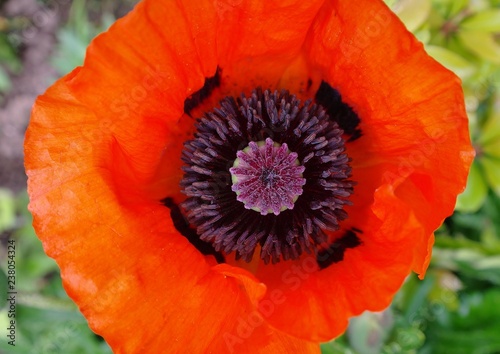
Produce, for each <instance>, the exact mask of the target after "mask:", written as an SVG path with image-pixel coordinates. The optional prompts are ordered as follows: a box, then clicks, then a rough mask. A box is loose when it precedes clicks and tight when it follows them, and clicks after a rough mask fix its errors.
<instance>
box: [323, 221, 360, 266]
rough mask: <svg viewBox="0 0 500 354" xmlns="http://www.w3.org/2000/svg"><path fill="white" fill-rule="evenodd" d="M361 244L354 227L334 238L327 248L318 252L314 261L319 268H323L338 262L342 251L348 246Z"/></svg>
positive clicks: (352, 246) (342, 255)
mask: <svg viewBox="0 0 500 354" xmlns="http://www.w3.org/2000/svg"><path fill="white" fill-rule="evenodd" d="M359 245H361V240H360V239H359V238H358V236H357V235H356V233H355V231H354V229H353V230H348V231H346V233H345V234H344V235H343V236H342V237H340V238H339V239H337V240H335V242H333V243H332V244H331V245H330V246H328V248H326V249H323V250H321V251H319V252H318V254H317V256H316V261H317V262H318V265H319V267H320V268H321V269H325V268H327V267H328V266H330V265H332V264H333V263H338V262H340V261H342V260H343V259H344V252H345V250H346V249H348V248H354V247H357V246H359Z"/></svg>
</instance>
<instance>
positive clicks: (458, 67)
mask: <svg viewBox="0 0 500 354" xmlns="http://www.w3.org/2000/svg"><path fill="white" fill-rule="evenodd" d="M425 50H426V51H427V53H428V54H429V55H430V56H431V57H433V58H434V59H436V60H437V61H438V62H439V63H441V64H442V65H443V66H445V67H446V68H447V69H449V70H451V71H453V72H454V73H455V74H457V75H458V76H460V77H461V78H467V77H469V76H470V75H472V74H473V73H474V70H475V69H474V65H473V64H472V63H470V62H468V61H467V60H466V59H464V58H463V57H461V56H460V55H458V54H456V53H454V52H452V51H451V50H448V49H446V48H443V47H438V46H434V45H427V46H425Z"/></svg>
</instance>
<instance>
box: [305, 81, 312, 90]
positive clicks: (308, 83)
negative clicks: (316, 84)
mask: <svg viewBox="0 0 500 354" xmlns="http://www.w3.org/2000/svg"><path fill="white" fill-rule="evenodd" d="M312 84H313V81H312V80H311V79H307V88H306V90H307V91H309V89H310V88H311V86H312Z"/></svg>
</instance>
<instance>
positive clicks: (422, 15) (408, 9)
mask: <svg viewBox="0 0 500 354" xmlns="http://www.w3.org/2000/svg"><path fill="white" fill-rule="evenodd" d="M392 9H393V11H394V12H395V13H396V15H398V17H399V18H400V19H401V21H403V23H404V24H405V26H406V28H408V30H409V31H412V32H413V31H415V30H416V29H417V28H419V27H420V26H421V25H422V24H423V23H424V22H425V21H426V19H427V17H428V16H429V13H430V11H431V1H430V0H400V1H398V2H397V3H396V4H395V5H394V6H393V7H392Z"/></svg>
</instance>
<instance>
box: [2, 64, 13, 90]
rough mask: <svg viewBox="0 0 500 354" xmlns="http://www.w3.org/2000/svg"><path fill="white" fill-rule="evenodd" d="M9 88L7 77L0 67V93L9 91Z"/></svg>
mask: <svg viewBox="0 0 500 354" xmlns="http://www.w3.org/2000/svg"><path fill="white" fill-rule="evenodd" d="M10 87H11V83H10V78H9V75H8V74H7V73H6V72H5V70H4V69H3V68H2V67H1V66H0V92H6V91H9V90H10Z"/></svg>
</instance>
